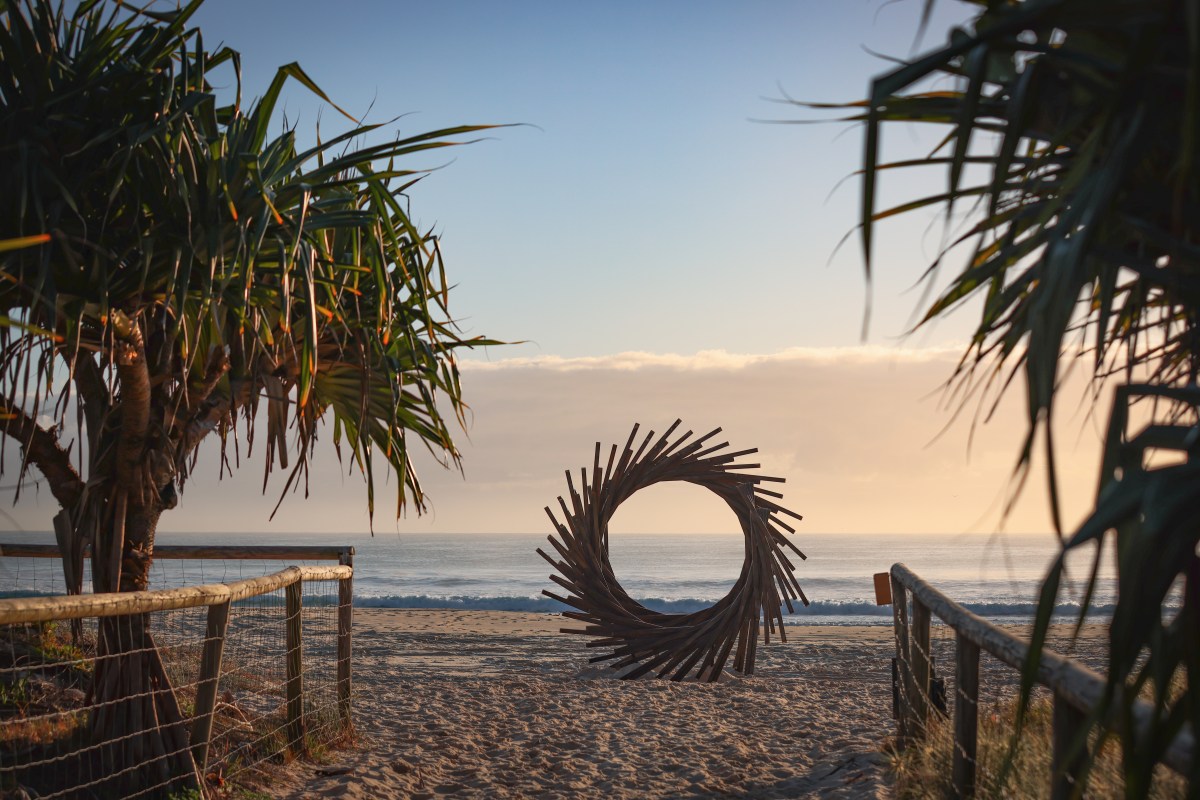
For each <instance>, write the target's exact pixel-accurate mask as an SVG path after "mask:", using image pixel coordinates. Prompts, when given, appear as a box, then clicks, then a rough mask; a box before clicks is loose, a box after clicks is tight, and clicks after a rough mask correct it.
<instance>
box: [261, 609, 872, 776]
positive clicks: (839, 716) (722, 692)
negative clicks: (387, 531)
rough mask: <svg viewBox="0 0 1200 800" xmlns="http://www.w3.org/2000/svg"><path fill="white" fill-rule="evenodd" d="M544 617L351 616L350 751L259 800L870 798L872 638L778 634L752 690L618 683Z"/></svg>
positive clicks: (840, 632) (762, 653)
mask: <svg viewBox="0 0 1200 800" xmlns="http://www.w3.org/2000/svg"><path fill="white" fill-rule="evenodd" d="M573 626H574V625H573V623H572V622H571V621H570V620H566V619H563V618H562V617H560V616H558V615H557V614H554V615H549V614H532V613H521V612H498V611H444V610H415V609H414V610H408V609H355V612H354V681H355V683H354V694H355V700H354V719H355V725H356V727H357V732H358V738H357V741H356V743H355V744H354V745H353V746H351V747H349V748H346V749H341V750H335V751H333V752H331V753H329V754H327V756H326V760H327V761H328V762H329V763H328V764H324V765H318V764H312V763H308V762H303V761H301V762H295V763H293V764H291V765H289V766H288V767H285V768H283V769H282V770H280V774H278V775H277V776H276V777H275V778H274V779H273V780H272V783H271V786H270V793H271V795H272V796H279V797H291V798H310V797H349V798H381V797H407V798H415V799H417V800H421V799H422V798H439V797H480V798H483V797H487V798H524V797H537V798H573V797H611V798H654V797H662V798H665V797H672V798H709V797H711V798H717V797H751V798H775V797H780V798H783V797H788V798H807V797H813V798H817V797H820V798H864V797H865V798H872V797H887V796H889V795H890V789H889V787H888V784H887V777H886V770H885V765H886V756H885V755H884V754H883V752H882V750H881V748H882V747H883V745H884V744H885V743H886V741H887V740H888V738H889V737H890V736H891V735H892V734H893V732H894V723H893V721H892V719H891V682H890V677H891V676H890V670H891V662H890V659H891V657H892V655H893V654H894V644H893V639H892V629H891V627H890V626H873V627H872V626H861V627H860V626H789V628H788V642H787V643H785V644H780V643H778V642H776V641H774V640H773V641H772V643H771V645H770V646H767V647H762V646H760V647H759V650H758V653H759V658H758V665H757V670H756V673H755V675H754V676H752V677H748V678H745V677H740V676H737V675H734V674H730V675H727V676H726V677H724V678H723V679H722V680H721V681H720V682H719V683H715V684H709V683H694V682H693V683H672V682H669V681H662V680H640V681H620V680H616V679H615V678H613V677H612V672H611V670H608V669H605V668H603V667H597V666H594V665H589V664H588V663H587V658H588V656H589V655H593V654H595V653H597V652H598V651H596V650H588V649H586V648H585V647H584V644H585V641H586V639H585V638H584V637H580V636H571V635H567V634H560V633H559V632H558V630H559V628H560V627H573Z"/></svg>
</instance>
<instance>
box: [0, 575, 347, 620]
mask: <svg viewBox="0 0 1200 800" xmlns="http://www.w3.org/2000/svg"><path fill="white" fill-rule="evenodd" d="M353 575H354V569H353V567H349V566H343V565H339V566H330V567H288V568H286V569H282V570H280V571H279V572H275V573H272V574H270V575H264V576H262V577H260V578H246V579H245V580H238V581H230V582H229V583H209V584H202V585H199V586H183V587H180V588H178V589H153V590H148V591H144V592H119V593H106V594H73V595H57V596H54V597H17V598H10V599H6V600H0V625H11V624H18V623H22V622H50V621H52V620H64V619H85V618H88V617H119V616H124V615H127V614H146V613H149V612H152V611H172V610H175V609H180V608H195V607H196V606H211V605H216V604H218V603H227V602H231V601H233V602H236V601H238V600H244V599H246V598H248V597H254V596H255V595H260V594H265V593H266V592H272V591H275V590H276V589H280V588H283V587H285V586H289V585H291V584H293V583H296V582H299V581H335V580H343V579H349V578H351V577H353Z"/></svg>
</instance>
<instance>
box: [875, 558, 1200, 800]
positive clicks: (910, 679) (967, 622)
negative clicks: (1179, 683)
mask: <svg viewBox="0 0 1200 800" xmlns="http://www.w3.org/2000/svg"><path fill="white" fill-rule="evenodd" d="M890 582H891V603H892V611H893V620H894V626H895V635H896V663H897V666H898V668H899V674H898V679H897V684H898V694H899V698H898V699H899V702H898V704H897V717H898V719H897V722H898V727H899V736H900V740H901V742H904V741H905V740H909V739H913V738H918V737H920V736H921V734H922V732H923V731H924V730H925V729H926V724H927V722H928V718H929V713H930V702H929V698H930V697H931V691H930V690H931V672H932V670H931V663H930V656H929V654H930V646H929V644H930V642H929V636H930V622H931V616H936V617H937V618H938V619H940V620H941V621H942V622H944V623H945V624H946V625H947V626H949V627H950V628H952V629H953V630H954V631H955V640H956V641H955V678H956V688H957V691H956V692H955V701H954V715H953V716H954V734H953V736H954V761H953V785H954V791H955V793H956V794H957V796H959V797H972V796H974V794H975V767H976V739H977V731H978V712H977V708H978V692H979V656H980V652H981V651H983V652H987V653H990V654H991V655H992V656H994V657H995V658H997V659H998V660H1000V661H1001V662H1003V663H1004V664H1007V665H1008V666H1009V667H1012V668H1014V669H1017V670H1020V669H1022V668H1023V667H1024V665H1025V660H1026V658H1027V656H1028V654H1029V645H1028V643H1026V642H1024V641H1022V640H1021V639H1019V638H1017V637H1015V636H1013V635H1012V634H1010V633H1008V632H1007V631H1004V630H1002V629H1001V628H998V627H997V626H995V625H993V624H992V623H990V622H988V621H987V620H985V619H983V618H982V617H980V616H978V615H976V614H973V613H971V612H970V611H968V610H967V609H965V608H963V607H962V606H961V605H959V604H958V603H956V602H954V601H953V600H951V599H950V598H948V597H946V596H945V595H944V594H942V593H941V592H939V591H938V590H937V589H935V588H934V587H933V586H932V585H931V584H929V583H928V582H926V581H925V580H923V579H922V578H920V577H919V576H917V575H916V574H915V573H914V572H912V570H910V569H908V567H906V566H904V565H903V564H894V565H892V568H891V571H890ZM910 594H911V599H912V614H911V617H910V615H909V611H908V600H909V595H910ZM1036 681H1037V683H1038V684H1040V685H1042V686H1045V687H1047V688H1048V689H1050V690H1051V692H1052V693H1053V695H1054V709H1053V737H1054V745H1053V754H1052V765H1053V775H1054V776H1055V777H1054V784H1053V785H1052V787H1051V797H1053V798H1067V797H1070V796H1071V794H1072V791H1073V790H1074V784H1075V781H1076V780H1077V779H1078V778H1079V776H1080V772H1081V767H1082V758H1081V755H1082V754H1081V753H1080V748H1079V747H1078V746H1077V742H1078V740H1079V738H1080V736H1081V735H1082V731H1083V727H1084V724H1085V722H1086V720H1087V717H1088V715H1089V714H1090V713H1091V712H1092V710H1093V709H1094V708H1095V707H1096V705H1097V703H1098V701H1099V700H1100V699H1101V697H1102V696H1103V694H1104V692H1105V687H1106V685H1107V682H1106V681H1105V679H1104V677H1103V676H1102V675H1100V674H1099V673H1097V672H1095V671H1093V670H1091V669H1088V668H1087V667H1085V666H1084V665H1082V664H1079V663H1078V662H1076V661H1073V660H1071V659H1069V658H1065V657H1063V656H1061V655H1059V654H1058V653H1054V652H1052V651H1050V650H1043V651H1042V655H1041V661H1040V664H1039V666H1038V672H1037V676H1036ZM1153 716H1154V709H1153V707H1152V706H1151V705H1150V704H1149V703H1147V702H1145V701H1142V700H1137V701H1135V703H1134V706H1133V735H1134V736H1135V737H1138V738H1140V737H1143V736H1145V735H1146V734H1147V731H1148V729H1149V727H1150V724H1151V721H1152V720H1153ZM1194 757H1195V741H1194V738H1193V735H1192V733H1191V732H1189V731H1187V730H1185V731H1183V732H1182V733H1180V734H1179V735H1178V736H1177V737H1176V738H1175V740H1174V741H1173V742H1172V744H1171V746H1170V748H1168V750H1167V751H1166V754H1165V756H1164V757H1163V763H1164V764H1166V765H1167V766H1169V767H1170V768H1171V769H1173V770H1175V771H1176V772H1178V773H1180V774H1181V775H1187V774H1188V773H1189V770H1190V768H1191V764H1192V759H1193V758H1194Z"/></svg>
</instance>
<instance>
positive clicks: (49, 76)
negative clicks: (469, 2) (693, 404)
mask: <svg viewBox="0 0 1200 800" xmlns="http://www.w3.org/2000/svg"><path fill="white" fill-rule="evenodd" d="M201 3H202V0H189V1H188V2H186V3H184V4H182V5H178V6H176V5H171V7H169V8H167V7H166V4H164V7H163V8H162V9H159V8H157V7H156V6H155V5H154V4H151V5H150V6H148V7H141V6H131V5H129V4H127V3H121V2H115V1H114V2H107V1H106V0H88V2H81V3H70V4H66V3H62V2H58V3H55V2H53V0H13V2H3V3H0V315H2V316H0V431H2V432H3V433H4V434H5V436H4V437H0V441H4V442H7V441H8V440H10V439H11V440H12V441H11V443H10V445H9V446H12V445H15V446H17V447H19V449H20V451H21V453H20V458H19V459H18V460H12V461H8V462H5V463H9V464H13V463H15V464H17V465H18V466H17V468H16V470H15V471H17V472H19V473H20V475H19V476H18V481H17V482H18V484H19V483H20V482H21V480H22V479H23V478H24V476H25V474H26V473H27V472H28V471H29V470H30V469H31V468H33V469H35V470H36V471H37V472H39V473H40V475H41V478H42V479H44V481H45V484H46V485H47V486H48V488H49V490H50V493H51V494H52V495H53V497H54V498H55V499H56V500H57V502H58V503H59V505H60V506H61V511H60V512H59V513H58V514H57V516H56V517H55V518H54V530H55V534H56V537H57V539H58V542H59V545H60V548H61V549H62V552H63V566H64V571H65V572H64V577H65V579H66V584H67V588H68V591H71V592H79V591H80V590H81V588H82V587H81V584H82V575H83V570H82V560H83V559H82V555H83V550H84V548H85V547H90V548H91V553H92V566H93V576H94V578H93V583H94V589H95V591H97V592H112V591H135V590H140V589H145V588H146V587H147V586H148V582H149V568H150V564H151V562H152V560H153V557H154V541H155V532H156V529H157V527H158V522H159V519H160V516H161V514H162V513H164V512H166V511H168V510H170V509H171V508H173V507H175V505H176V504H177V503H178V497H179V494H180V493H181V492H182V491H183V490H184V488H185V486H186V484H187V479H188V477H189V476H190V475H191V474H193V473H194V471H195V469H196V468H197V466H198V464H197V460H198V458H199V455H200V453H201V452H202V450H201V446H202V445H203V444H205V443H206V442H208V441H210V440H214V439H215V440H216V441H217V442H218V444H219V446H220V453H219V455H217V454H214V456H213V457H214V458H216V459H217V460H218V461H219V465H218V471H219V472H221V473H222V474H224V475H229V474H231V473H232V470H233V468H234V467H235V466H236V465H237V464H239V462H240V460H241V456H242V454H243V452H245V453H250V452H252V451H254V450H255V448H259V449H261V450H262V454H263V458H264V472H265V475H264V484H263V486H264V491H265V490H266V488H267V482H266V481H267V476H269V475H270V474H271V473H274V472H276V471H282V472H283V473H284V475H285V477H286V479H285V481H284V486H283V489H282V491H281V492H280V502H282V500H283V499H284V498H285V497H286V496H287V495H288V494H289V493H292V492H295V491H297V490H298V489H299V488H300V487H305V490H307V481H308V475H309V469H310V465H311V463H312V459H313V457H314V454H315V445H316V441H317V437H318V432H319V431H321V430H322V428H323V426H328V428H329V429H330V431H331V439H332V441H333V443H334V445H335V447H336V452H337V456H338V457H339V458H341V459H345V460H346V461H347V462H349V463H348V465H350V466H352V467H353V468H354V469H355V471H357V472H359V473H360V475H362V476H363V478H364V481H365V484H366V506H367V510H368V512H369V514H370V516H371V518H372V519H373V516H374V511H375V501H376V497H375V490H376V485H377V482H378V481H380V480H382V479H383V477H384V475H383V474H384V473H388V474H390V475H392V476H393V478H394V484H395V487H396V488H395V493H396V496H395V506H394V508H395V511H396V513H397V514H399V513H401V512H402V511H403V510H404V509H405V508H415V509H416V510H417V512H418V513H419V512H420V511H422V510H423V509H424V507H425V496H424V493H423V491H422V489H421V483H420V481H419V479H418V476H417V473H416V471H415V470H414V468H413V464H412V461H411V458H410V456H411V452H412V451H411V448H412V447H414V446H416V447H420V448H423V449H427V450H428V451H429V452H431V453H432V454H433V455H434V456H435V457H436V458H437V459H439V460H440V461H441V462H442V463H443V464H444V465H446V466H455V465H457V464H458V463H459V452H458V450H457V448H456V446H455V442H454V437H453V436H452V430H451V428H452V426H453V425H454V424H455V423H456V422H457V423H462V422H463V421H464V413H465V410H466V405H465V403H464V401H463V397H462V392H461V387H460V383H459V373H458V368H457V365H456V354H457V353H458V352H459V351H460V350H462V349H463V348H470V347H477V346H482V345H488V344H493V343H495V342H493V341H492V340H490V339H487V338H484V337H466V336H464V335H462V333H461V332H460V330H459V329H458V328H457V327H456V325H455V323H454V321H453V318H452V317H451V316H450V312H449V308H448V302H449V283H448V282H447V277H446V272H445V267H444V264H443V261H442V256H441V251H440V249H439V247H438V241H437V237H436V236H435V235H434V234H433V233H432V232H430V231H422V230H420V229H418V227H417V225H416V223H415V222H414V220H413V217H412V215H411V213H410V211H409V204H408V194H409V192H410V190H411V189H412V187H413V185H414V184H415V183H417V182H418V181H419V180H420V179H421V177H422V176H423V175H424V172H423V171H422V170H421V169H418V168H415V167H409V166H405V165H406V164H408V163H410V162H411V161H412V159H413V157H414V156H417V155H419V154H421V153H428V152H429V151H431V150H435V149H439V148H444V147H448V146H452V145H457V144H462V143H464V142H466V141H469V138H470V137H471V136H473V135H474V134H475V133H477V132H478V131H479V130H481V128H479V127H476V126H462V127H453V128H446V129H442V130H436V131H428V132H418V133H408V132H405V133H403V134H400V135H393V134H391V133H389V131H387V130H386V129H384V128H382V127H381V126H380V125H376V124H364V123H362V122H360V121H359V120H357V119H355V118H353V117H352V116H350V115H349V114H347V113H346V112H344V111H342V110H341V109H340V108H339V107H338V106H336V105H334V104H333V103H332V101H331V100H330V99H329V98H328V97H327V96H326V95H325V93H324V92H323V91H322V90H321V89H320V87H319V86H318V85H317V83H316V82H314V80H313V79H312V78H311V77H310V76H309V75H308V74H307V73H306V72H305V71H304V70H303V69H302V68H301V67H300V66H299V65H298V64H295V63H293V64H288V65H286V66H284V67H281V68H280V69H279V70H278V72H277V73H276V75H275V77H274V79H273V80H272V81H271V83H270V84H269V86H268V87H267V89H266V91H265V92H264V94H263V95H262V96H261V97H259V98H257V99H255V100H253V101H249V102H247V101H245V100H244V98H243V97H242V92H241V75H240V63H241V59H240V56H239V54H238V53H237V52H236V51H234V50H232V49H230V48H228V47H220V48H218V49H216V50H213V51H209V50H208V49H206V47H205V42H204V40H203V36H202V34H201V31H200V30H199V28H197V27H196V25H195V22H194V17H195V15H196V12H197V11H198V10H199V8H200V6H201ZM217 76H219V78H218V77H217ZM288 84H298V85H299V86H301V87H303V88H304V89H306V90H308V91H310V92H312V93H313V94H314V95H315V96H316V97H317V98H319V99H320V100H322V101H325V102H327V103H329V104H330V105H331V106H333V108H334V109H335V110H336V111H338V112H339V113H340V114H342V116H343V117H345V118H346V120H348V123H347V125H346V129H345V130H344V131H341V132H338V133H336V134H334V135H331V136H326V137H322V136H321V135H320V133H319V132H318V133H317V135H316V136H315V137H312V138H313V142H312V143H311V144H305V143H304V142H305V141H306V137H304V136H300V135H298V133H297V131H296V130H295V129H294V128H289V127H287V126H286V125H284V126H282V130H280V131H279V132H278V133H272V128H273V127H274V126H275V125H276V124H277V120H276V118H277V108H276V106H277V104H278V101H279V99H280V96H281V92H282V91H283V89H284V87H285V85H288ZM217 86H228V87H229V88H228V89H224V90H220V91H218V89H217V88H216V87H217ZM243 447H244V448H245V449H244V451H243ZM210 452H211V451H210ZM98 647H99V653H100V655H102V656H105V657H104V658H101V659H100V660H99V661H98V662H97V668H96V673H97V674H96V675H95V679H94V692H95V697H96V699H97V704H98V705H99V706H100V708H101V709H102V710H101V711H99V712H98V713H96V714H94V715H93V717H92V719H91V723H90V724H91V725H92V728H93V734H94V736H95V737H96V738H97V739H98V740H103V741H117V742H120V743H121V744H118V745H114V747H116V748H117V749H122V750H123V752H124V756H122V755H121V754H120V753H117V754H116V757H117V758H118V760H119V761H120V762H121V763H125V762H127V761H131V760H133V761H135V762H137V763H143V764H144V767H143V768H142V769H140V770H133V771H132V772H130V773H127V775H128V776H129V779H130V781H131V783H130V786H128V787H125V788H126V789H129V790H133V789H135V788H136V787H137V786H138V785H143V784H159V783H161V782H162V781H161V776H162V774H164V771H165V773H170V774H179V773H180V772H181V771H184V770H186V769H189V768H188V767H187V765H186V764H184V763H182V761H181V763H173V761H172V758H176V759H177V758H178V757H170V756H165V755H164V756H162V757H160V758H155V757H150V754H152V753H161V751H162V746H161V743H160V742H159V736H160V732H155V731H149V732H145V733H146V737H147V738H145V739H144V740H143V738H142V737H141V736H139V735H136V734H139V733H142V732H141V731H139V730H138V728H139V726H140V725H141V724H142V723H141V722H140V721H143V720H150V719H153V720H157V721H158V723H157V724H159V725H160V726H163V728H162V729H163V730H170V729H172V726H174V728H175V729H179V730H182V727H181V719H180V710H179V708H178V707H177V706H176V704H175V703H174V702H173V700H172V695H171V693H170V692H156V691H151V689H152V685H153V686H161V685H163V684H164V683H166V682H167V681H168V678H167V674H166V672H165V670H164V669H163V665H162V663H161V659H160V657H159V655H158V654H157V652H156V649H155V647H154V642H153V637H152V635H151V632H150V629H149V622H148V617H147V616H145V615H139V616H136V617H119V618H108V619H104V620H102V621H101V623H100V632H99V644H98ZM147 704H150V705H152V706H153V707H145V708H143V707H142V706H144V705H147ZM137 753H143V756H140V757H136V758H135V754H137ZM185 760H186V759H184V761H185ZM154 775H157V776H158V777H154ZM176 788H183V787H176Z"/></svg>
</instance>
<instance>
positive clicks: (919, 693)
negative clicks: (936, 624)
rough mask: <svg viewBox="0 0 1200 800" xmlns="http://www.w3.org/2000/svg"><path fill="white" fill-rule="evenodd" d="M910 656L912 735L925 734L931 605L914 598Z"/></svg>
mask: <svg viewBox="0 0 1200 800" xmlns="http://www.w3.org/2000/svg"><path fill="white" fill-rule="evenodd" d="M908 657H909V660H910V661H911V662H912V683H913V696H912V698H911V699H910V702H911V703H912V710H913V723H914V724H913V726H912V729H911V730H910V731H909V735H910V736H914V737H917V738H920V737H922V736H924V735H925V725H926V724H927V723H928V722H929V706H930V702H929V672H930V670H929V606H927V605H925V604H924V603H922V602H921V601H920V600H918V599H917V598H916V597H914V598H913V612H912V631H911V632H910V634H909V637H908Z"/></svg>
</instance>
